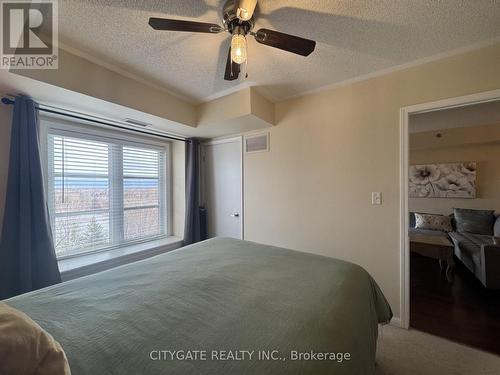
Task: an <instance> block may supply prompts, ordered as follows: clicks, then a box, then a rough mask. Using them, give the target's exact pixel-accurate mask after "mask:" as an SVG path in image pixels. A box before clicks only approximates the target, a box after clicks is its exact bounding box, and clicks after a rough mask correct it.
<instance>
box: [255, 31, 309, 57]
mask: <svg viewBox="0 0 500 375" xmlns="http://www.w3.org/2000/svg"><path fill="white" fill-rule="evenodd" d="M254 36H255V40H256V41H257V42H259V43H261V44H265V45H266V46H271V47H274V48H279V49H282V50H284V51H288V52H292V53H296V54H297V55H301V56H309V55H310V54H311V53H312V51H314V48H316V42H315V41H314V40H309V39H304V38H301V37H298V36H294V35H289V34H284V33H280V32H278V31H274V30H269V29H260V30H259V31H257V32H256V33H255V34H254Z"/></svg>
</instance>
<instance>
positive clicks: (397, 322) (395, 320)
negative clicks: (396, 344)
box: [389, 317, 403, 328]
mask: <svg viewBox="0 0 500 375" xmlns="http://www.w3.org/2000/svg"><path fill="white" fill-rule="evenodd" d="M389 324H390V325H391V326H394V327H398V328H403V327H402V325H401V319H399V318H398V317H393V318H392V319H391V321H390V322H389Z"/></svg>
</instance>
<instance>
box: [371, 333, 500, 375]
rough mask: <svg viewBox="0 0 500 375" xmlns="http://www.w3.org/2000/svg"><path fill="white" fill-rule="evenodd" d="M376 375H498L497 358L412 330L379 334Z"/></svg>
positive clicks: (499, 361)
mask: <svg viewBox="0 0 500 375" xmlns="http://www.w3.org/2000/svg"><path fill="white" fill-rule="evenodd" d="M376 363H377V366H376V367H377V369H376V372H375V374H376V375H498V374H500V356H496V355H494V354H490V353H487V352H483V351H481V350H477V349H474V348H471V347H468V346H464V345H461V344H457V343H454V342H452V341H448V340H446V339H442V338H440V337H437V336H432V335H429V334H427V333H423V332H420V331H416V330H412V329H411V330H404V329H401V328H397V327H393V326H384V327H383V328H382V329H381V330H380V331H379V341H378V349H377V361H376Z"/></svg>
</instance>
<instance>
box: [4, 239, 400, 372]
mask: <svg viewBox="0 0 500 375" xmlns="http://www.w3.org/2000/svg"><path fill="white" fill-rule="evenodd" d="M4 302H6V303H7V304H8V305H10V306H12V307H14V308H16V309H18V310H21V311H22V312H25V313H26V314H28V315H29V316H30V317H31V318H32V319H33V320H34V321H35V322H37V323H38V324H39V325H40V326H41V327H42V328H44V329H45V330H47V331H48V332H49V333H51V334H52V335H53V336H54V338H55V339H56V340H57V341H59V342H60V343H61V345H62V347H63V348H64V350H65V351H66V355H67V357H68V361H69V364H70V367H71V371H72V373H73V375H84V374H89V375H91V374H92V375H93V374H101V375H104V374H125V375H126V374H182V375H186V374H214V375H215V374H299V373H300V374H315V375H318V374H360V375H361V374H363V375H366V374H372V373H373V372H374V368H375V350H376V342H377V333H378V324H379V323H388V322H389V321H390V319H391V317H392V312H391V309H390V307H389V305H388V303H387V301H386V299H385V298H384V296H383V294H382V292H381V291H380V289H379V287H378V286H377V284H376V283H375V281H374V280H373V279H372V278H371V276H370V275H369V274H368V273H367V272H366V271H365V270H364V269H363V268H361V267H359V266H357V265H354V264H352V263H348V262H344V261H341V260H337V259H334V258H328V257H323V256H319V255H313V254H308V253H302V252H298V251H292V250H287V249H283V248H277V247H272V246H266V245H261V244H257V243H253V242H247V241H240V240H235V239H229V238H215V239H211V240H207V241H204V242H201V243H198V244H195V245H191V246H187V247H184V248H181V249H179V250H176V251H172V252H170V253H167V254H163V255H159V256H155V257H153V258H149V259H146V260H143V261H139V262H136V263H132V264H128V265H125V266H121V267H118V268H115V269H112V270H108V271H105V272H101V273H98V274H95V275H91V276H87V277H83V278H79V279H76V280H72V281H68V282H65V283H62V284H58V285H55V286H52V287H49V288H45V289H42V290H39V291H35V292H31V293H28V294H25V295H21V296H18V297H15V298H11V299H9V300H6V301H4ZM203 353H204V354H205V355H204V356H203V355H202V354H203ZM251 353H252V354H251ZM214 355H215V357H214Z"/></svg>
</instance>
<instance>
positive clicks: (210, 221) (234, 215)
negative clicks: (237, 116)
mask: <svg viewBox="0 0 500 375" xmlns="http://www.w3.org/2000/svg"><path fill="white" fill-rule="evenodd" d="M203 161H204V171H205V176H204V177H205V178H204V193H205V199H204V201H205V206H206V209H207V227H208V237H209V238H211V237H232V238H239V239H243V207H242V173H243V170H242V169H243V168H242V138H241V137H237V138H231V139H224V140H219V141H212V142H207V143H205V144H203Z"/></svg>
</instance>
